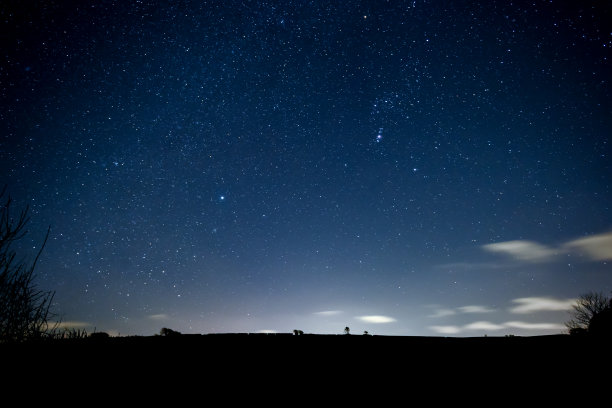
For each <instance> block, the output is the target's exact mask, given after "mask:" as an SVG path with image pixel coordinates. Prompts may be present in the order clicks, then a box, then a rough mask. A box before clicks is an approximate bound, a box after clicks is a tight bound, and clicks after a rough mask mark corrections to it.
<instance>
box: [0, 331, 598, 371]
mask: <svg viewBox="0 0 612 408" xmlns="http://www.w3.org/2000/svg"><path fill="white" fill-rule="evenodd" d="M609 344H610V342H609V340H607V339H605V338H592V337H573V336H568V335H554V336H535V337H472V338H453V337H396V336H361V335H309V334H304V335H301V336H294V335H292V334H208V335H197V334H196V335H193V334H187V335H185V334H183V335H177V336H148V337H144V336H129V337H110V338H101V339H93V338H86V339H70V340H56V341H50V342H45V343H32V344H14V345H8V344H5V345H1V346H0V352H1V353H2V355H3V360H4V361H5V362H6V361H7V359H8V361H15V362H16V363H17V365H23V363H24V362H26V361H32V360H34V361H36V360H46V359H49V360H50V361H53V362H55V363H57V364H58V366H62V365H63V364H70V363H77V364H86V365H87V367H88V370H90V371H95V370H96V369H99V370H106V369H109V368H112V367H113V366H115V367H132V368H133V369H139V368H141V367H142V368H144V367H147V366H157V368H158V369H162V368H172V367H174V368H176V369H179V368H189V367H191V366H198V367H201V368H206V367H209V368H211V367H214V368H215V369H228V370H229V369H233V368H237V367H240V368H243V369H247V368H248V369H254V370H265V369H266V368H267V367H274V368H275V369H277V370H281V371H284V370H286V371H288V372H290V371H292V370H293V371H295V370H305V369H309V368H314V367H324V368H328V369H333V370H338V371H342V370H345V369H347V368H349V367H363V368H376V367H378V368H380V367H383V366H385V367H391V368H393V367H403V368H409V367H413V368H414V367H419V368H420V369H425V370H431V371H435V370H437V368H434V367H438V368H439V369H440V371H445V370H463V369H466V368H469V369H470V370H473V369H475V368H478V367H480V369H482V370H483V371H488V372H498V373H499V372H503V371H504V370H512V369H515V368H516V369H518V368H521V367H522V368H524V369H527V368H530V369H536V370H540V371H550V370H552V369H555V368H562V367H566V368H569V367H572V366H589V365H592V364H594V362H598V363H602V364H603V363H604V361H606V362H609V360H610V347H609ZM347 374H348V375H353V373H351V372H348V373H347Z"/></svg>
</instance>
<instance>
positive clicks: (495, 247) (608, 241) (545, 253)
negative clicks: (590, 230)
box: [482, 232, 612, 263]
mask: <svg viewBox="0 0 612 408" xmlns="http://www.w3.org/2000/svg"><path fill="white" fill-rule="evenodd" d="M482 248H483V249H484V250H485V251H488V252H494V253H500V254H504V255H508V256H510V257H511V258H514V259H515V260H518V261H523V262H533V263H537V262H548V261H552V260H554V259H557V258H558V257H559V256H561V255H565V254H576V255H580V256H583V257H585V258H586V259H587V260H589V261H608V260H612V232H607V233H603V234H597V235H591V236H589V237H584V238H578V239H574V240H571V241H568V242H565V243H562V244H560V245H558V246H555V247H551V246H546V245H543V244H540V243H537V242H533V241H527V240H516V241H504V242H497V243H494V244H487V245H483V246H482Z"/></svg>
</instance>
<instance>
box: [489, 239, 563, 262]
mask: <svg viewBox="0 0 612 408" xmlns="http://www.w3.org/2000/svg"><path fill="white" fill-rule="evenodd" d="M483 248H484V249H485V250H486V251H489V252H497V253H503V254H507V255H510V256H511V257H513V258H515V259H518V260H520V261H527V262H543V261H548V260H550V259H551V258H552V257H554V256H555V255H557V254H558V251H557V250H555V249H552V248H549V247H547V246H545V245H542V244H538V243H537V242H532V241H505V242H498V243H495V244H487V245H483Z"/></svg>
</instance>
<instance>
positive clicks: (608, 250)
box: [564, 232, 612, 261]
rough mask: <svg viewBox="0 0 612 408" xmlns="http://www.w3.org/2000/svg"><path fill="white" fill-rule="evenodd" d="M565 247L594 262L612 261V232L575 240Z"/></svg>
mask: <svg viewBox="0 0 612 408" xmlns="http://www.w3.org/2000/svg"><path fill="white" fill-rule="evenodd" d="M564 247H565V248H567V249H568V250H570V251H574V252H577V253H579V254H583V255H586V256H587V257H588V258H589V259H591V260H594V261H608V260H612V232H609V233H606V234H598V235H592V236H590V237H586V238H579V239H575V240H573V241H570V242H567V243H566V244H565V246H564Z"/></svg>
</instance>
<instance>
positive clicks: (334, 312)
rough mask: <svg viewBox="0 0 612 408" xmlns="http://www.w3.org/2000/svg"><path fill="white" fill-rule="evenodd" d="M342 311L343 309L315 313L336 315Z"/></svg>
mask: <svg viewBox="0 0 612 408" xmlns="http://www.w3.org/2000/svg"><path fill="white" fill-rule="evenodd" d="M341 313H342V310H324V311H322V312H315V313H313V314H315V315H318V316H335V315H339V314H341Z"/></svg>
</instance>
